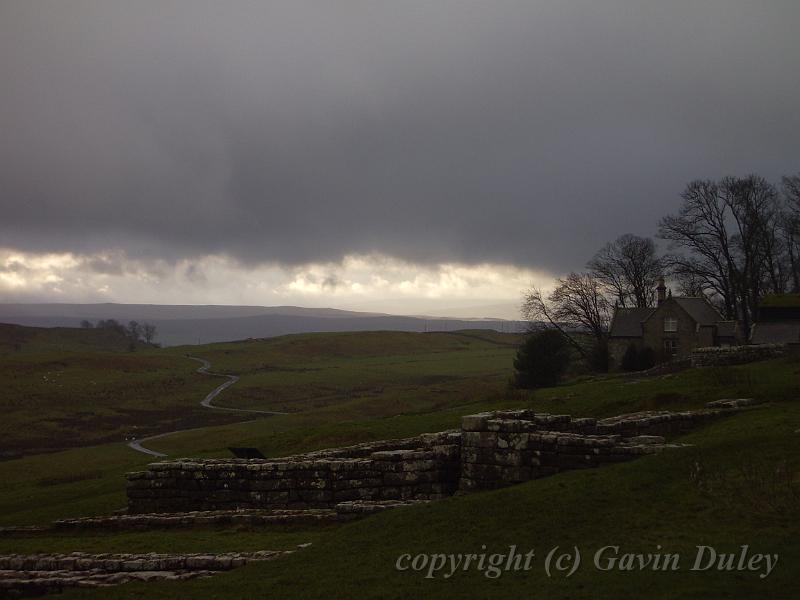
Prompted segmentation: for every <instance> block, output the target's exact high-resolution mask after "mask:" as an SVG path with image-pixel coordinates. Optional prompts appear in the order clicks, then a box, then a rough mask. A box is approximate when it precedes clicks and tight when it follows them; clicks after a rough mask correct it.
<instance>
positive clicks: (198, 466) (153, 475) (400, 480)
mask: <svg viewBox="0 0 800 600" xmlns="http://www.w3.org/2000/svg"><path fill="white" fill-rule="evenodd" d="M460 451H461V434H460V433H459V432H457V431H445V432H441V433H435V434H426V435H421V436H417V437H414V438H407V439H402V440H384V441H380V442H375V443H367V444H359V445H356V446H349V447H346V448H336V449H333V450H322V451H319V452H310V453H307V454H300V455H297V456H289V457H285V458H277V459H267V460H255V459H252V460H248V459H181V460H177V461H164V462H158V463H154V464H151V465H149V466H148V469H147V470H146V471H142V472H138V473H129V474H128V490H127V491H128V512H129V513H131V514H137V513H158V512H185V511H194V510H202V511H209V510H238V509H319V508H334V507H336V506H337V505H339V504H341V503H345V502H348V501H353V500H368V501H387V500H409V499H415V500H435V499H438V498H443V497H445V496H450V495H452V494H453V492H454V491H455V490H456V489H457V487H458V479H459V471H460V467H461V460H460Z"/></svg>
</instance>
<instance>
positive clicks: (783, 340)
mask: <svg viewBox="0 0 800 600" xmlns="http://www.w3.org/2000/svg"><path fill="white" fill-rule="evenodd" d="M751 341H752V343H754V344H797V343H800V321H769V322H762V323H756V324H755V325H753V335H752V337H751Z"/></svg>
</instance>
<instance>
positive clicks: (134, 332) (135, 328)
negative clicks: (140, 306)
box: [127, 321, 142, 342]
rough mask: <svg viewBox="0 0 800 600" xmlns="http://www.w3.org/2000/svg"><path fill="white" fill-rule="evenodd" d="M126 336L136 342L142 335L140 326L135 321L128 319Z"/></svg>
mask: <svg viewBox="0 0 800 600" xmlns="http://www.w3.org/2000/svg"><path fill="white" fill-rule="evenodd" d="M127 333H128V337H130V338H131V340H133V341H134V342H138V341H139V340H140V339H141V337H142V326H141V325H139V323H138V322H137V321H130V322H129V323H128V329H127Z"/></svg>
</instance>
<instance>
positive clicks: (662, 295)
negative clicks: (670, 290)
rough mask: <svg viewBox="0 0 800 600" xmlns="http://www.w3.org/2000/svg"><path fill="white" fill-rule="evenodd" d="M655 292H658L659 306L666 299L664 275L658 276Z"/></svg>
mask: <svg viewBox="0 0 800 600" xmlns="http://www.w3.org/2000/svg"><path fill="white" fill-rule="evenodd" d="M656 292H657V293H658V296H657V298H658V306H661V303H662V302H664V300H666V299H667V286H666V284H665V283H664V276H663V275H662V276H661V277H659V278H658V287H657V288H656Z"/></svg>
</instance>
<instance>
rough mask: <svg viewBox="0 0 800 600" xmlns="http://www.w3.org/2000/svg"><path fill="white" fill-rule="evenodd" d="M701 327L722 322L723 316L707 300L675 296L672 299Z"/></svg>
mask: <svg viewBox="0 0 800 600" xmlns="http://www.w3.org/2000/svg"><path fill="white" fill-rule="evenodd" d="M672 299H673V300H675V302H677V303H678V306H680V307H681V308H682V309H683V310H685V311H686V312H687V313H689V316H690V317H692V319H694V320H695V321H696V322H697V323H698V324H700V325H713V324H714V323H717V322H719V321H722V320H723V319H722V315H721V314H719V312H717V309H716V308H714V307H713V306H711V304H710V303H709V302H708V300H706V299H705V298H695V297H690V296H675V297H673V298H672Z"/></svg>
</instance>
